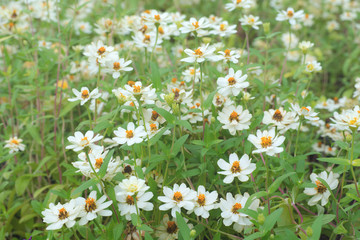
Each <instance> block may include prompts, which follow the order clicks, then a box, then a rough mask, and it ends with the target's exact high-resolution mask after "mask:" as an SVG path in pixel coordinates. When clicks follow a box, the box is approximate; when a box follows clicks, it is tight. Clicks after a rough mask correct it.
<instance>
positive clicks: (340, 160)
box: [317, 158, 350, 166]
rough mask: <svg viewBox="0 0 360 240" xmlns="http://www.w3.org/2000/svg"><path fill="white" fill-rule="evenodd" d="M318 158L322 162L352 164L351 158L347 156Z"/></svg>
mask: <svg viewBox="0 0 360 240" xmlns="http://www.w3.org/2000/svg"><path fill="white" fill-rule="evenodd" d="M317 160H319V161H321V162H328V163H335V164H339V165H345V166H349V165H350V160H349V159H345V158H318V159H317Z"/></svg>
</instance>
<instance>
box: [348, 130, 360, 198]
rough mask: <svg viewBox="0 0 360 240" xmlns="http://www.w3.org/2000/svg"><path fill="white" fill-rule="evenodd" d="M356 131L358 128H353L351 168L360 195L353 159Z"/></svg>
mask: <svg viewBox="0 0 360 240" xmlns="http://www.w3.org/2000/svg"><path fill="white" fill-rule="evenodd" d="M355 133H356V130H353V134H352V140H351V163H350V170H351V174H352V177H353V178H354V184H355V189H356V192H357V195H358V196H359V197H360V193H359V188H358V185H357V179H356V176H355V172H354V166H353V160H354V145H355Z"/></svg>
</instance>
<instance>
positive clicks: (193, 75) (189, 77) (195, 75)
mask: <svg viewBox="0 0 360 240" xmlns="http://www.w3.org/2000/svg"><path fill="white" fill-rule="evenodd" d="M182 75H183V76H184V78H183V80H184V81H185V82H192V81H194V80H195V83H197V82H199V80H200V77H201V72H200V68H197V69H196V70H195V69H194V68H193V67H189V68H188V69H186V70H185V71H183V72H182ZM203 78H204V74H203Z"/></svg>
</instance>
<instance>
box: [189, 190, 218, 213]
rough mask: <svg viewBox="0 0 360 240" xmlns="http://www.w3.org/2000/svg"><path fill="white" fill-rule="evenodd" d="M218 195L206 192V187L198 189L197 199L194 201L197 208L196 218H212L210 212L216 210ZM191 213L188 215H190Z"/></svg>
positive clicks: (214, 192) (195, 210) (213, 192)
mask: <svg viewBox="0 0 360 240" xmlns="http://www.w3.org/2000/svg"><path fill="white" fill-rule="evenodd" d="M217 197H218V193H217V192H216V191H212V192H211V193H210V192H208V191H206V190H205V187H204V186H202V185H200V186H199V187H198V190H197V193H196V198H195V199H194V200H195V201H194V203H195V207H194V212H195V214H196V216H199V217H202V218H208V217H209V216H210V214H209V211H210V210H212V209H215V208H216V203H215V202H216V200H217ZM191 212H192V211H190V212H189V213H188V214H190V213H191Z"/></svg>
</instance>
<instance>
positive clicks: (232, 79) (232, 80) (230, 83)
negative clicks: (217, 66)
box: [228, 77, 236, 86]
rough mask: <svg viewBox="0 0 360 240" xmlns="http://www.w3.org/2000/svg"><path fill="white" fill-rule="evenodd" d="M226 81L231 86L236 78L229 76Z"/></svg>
mask: <svg viewBox="0 0 360 240" xmlns="http://www.w3.org/2000/svg"><path fill="white" fill-rule="evenodd" d="M228 82H229V85H230V86H231V85H234V84H235V83H236V80H235V78H234V77H229V79H228Z"/></svg>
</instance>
